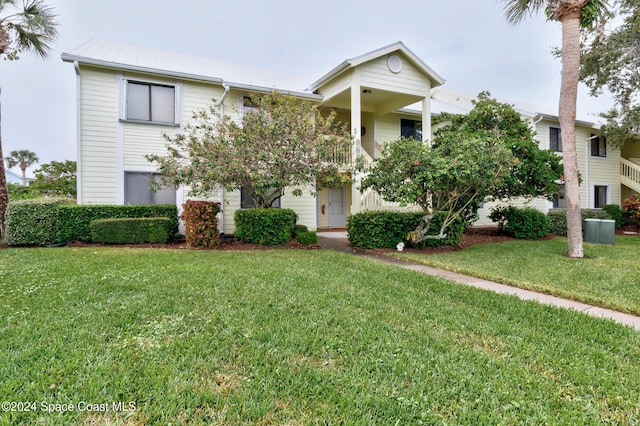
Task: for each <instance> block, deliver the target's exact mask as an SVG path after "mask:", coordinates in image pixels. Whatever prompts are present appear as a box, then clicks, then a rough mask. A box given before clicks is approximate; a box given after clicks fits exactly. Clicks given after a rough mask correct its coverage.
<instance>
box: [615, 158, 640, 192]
mask: <svg viewBox="0 0 640 426" xmlns="http://www.w3.org/2000/svg"><path fill="white" fill-rule="evenodd" d="M620 183H621V184H623V185H624V186H626V187H627V188H629V189H632V190H634V191H636V192H640V159H639V158H632V159H630V160H627V159H625V158H621V159H620Z"/></svg>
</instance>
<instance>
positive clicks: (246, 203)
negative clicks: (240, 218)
mask: <svg viewBox="0 0 640 426" xmlns="http://www.w3.org/2000/svg"><path fill="white" fill-rule="evenodd" d="M281 200H282V197H280V198H278V199H276V200H275V201H274V202H273V204H271V207H275V208H280V207H282V203H281ZM254 207H256V203H255V201H253V198H251V197H250V196H249V195H248V193H247V191H246V190H243V189H241V190H240V208H241V209H252V208H254Z"/></svg>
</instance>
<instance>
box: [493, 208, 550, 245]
mask: <svg viewBox="0 0 640 426" xmlns="http://www.w3.org/2000/svg"><path fill="white" fill-rule="evenodd" d="M489 217H490V218H491V220H493V221H494V222H498V226H499V227H500V229H501V230H503V231H504V232H505V233H507V235H511V236H512V237H515V238H518V239H522V240H536V239H538V238H542V237H544V236H545V235H547V234H548V233H549V229H550V228H551V222H550V220H549V218H548V217H547V216H546V215H545V214H544V213H542V212H541V211H539V210H536V209H534V208H531V207H525V208H517V207H513V206H507V207H498V208H495V209H493V211H492V212H491V215H490V216H489Z"/></svg>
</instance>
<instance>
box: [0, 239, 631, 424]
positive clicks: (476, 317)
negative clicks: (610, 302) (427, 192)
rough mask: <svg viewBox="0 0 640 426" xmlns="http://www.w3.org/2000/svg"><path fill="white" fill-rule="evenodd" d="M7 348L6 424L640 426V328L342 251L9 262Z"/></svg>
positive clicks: (96, 251) (23, 256)
mask: <svg viewBox="0 0 640 426" xmlns="http://www.w3.org/2000/svg"><path fill="white" fill-rule="evenodd" d="M0 342H2V344H1V345H0V395H2V397H3V399H4V400H5V401H16V402H29V401H30V402H35V403H36V404H37V406H36V412H32V413H19V412H15V411H14V412H8V411H4V412H0V424H47V425H50V424H56V425H57V424H60V425H62V424H87V425H97V424H169V423H171V424H234V425H235V424H263V425H268V424H289V425H298V424H359V425H371V424H378V425H386V424H391V425H394V424H402V425H406V424H420V423H424V424H434V423H436V424H443V423H446V424H499V423H501V424H515V423H528V424H554V425H556V424H575V422H576V419H579V421H580V422H581V423H583V424H601V423H603V422H605V423H606V422H609V423H614V424H620V423H626V424H629V423H634V422H636V423H637V422H639V421H640V388H639V387H638V383H640V364H639V363H638V359H640V333H638V332H636V331H634V330H632V329H631V328H627V327H623V326H620V325H617V324H615V323H613V322H610V321H605V320H601V319H596V318H591V317H588V316H586V315H582V314H579V313H575V312H571V311H565V310H561V309H555V308H552V307H548V306H541V305H538V304H536V303H533V302H523V301H520V300H518V299H516V298H515V297H510V296H503V295H497V294H494V293H491V292H486V291H481V290H478V289H474V288H470V287H466V286H461V285H457V284H452V283H450V282H447V281H444V280H440V279H436V278H433V277H428V276H425V275H422V274H419V273H415V272H411V271H405V270H402V269H400V268H396V267H393V266H387V265H383V264H379V263H377V262H374V261H371V260H368V259H362V258H357V257H354V256H351V255H347V254H342V253H336V252H331V251H293V250H290V251H288V250H273V251H242V252H224V251H191V250H154V249H126V248H59V249H5V250H0ZM113 402H116V403H117V402H123V403H125V407H129V406H128V403H129V402H132V403H133V405H134V406H135V411H128V412H123V411H102V410H101V407H102V406H100V405H97V404H105V403H106V404H111V403H113ZM43 403H44V405H43ZM82 403H85V405H83V404H82ZM86 403H88V404H96V405H90V406H89V407H93V408H94V410H93V411H78V410H79V409H86V408H87V405H86ZM48 404H72V405H71V406H72V407H74V411H73V412H68V413H61V412H57V411H54V412H51V413H46V412H43V411H42V409H43V408H47V407H53V409H61V408H62V407H68V406H62V405H60V406H57V408H56V406H55V405H48ZM3 407H4V406H3ZM109 407H112V406H111V405H109ZM116 408H122V407H116Z"/></svg>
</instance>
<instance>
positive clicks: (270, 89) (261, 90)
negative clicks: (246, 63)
mask: <svg viewBox="0 0 640 426" xmlns="http://www.w3.org/2000/svg"><path fill="white" fill-rule="evenodd" d="M224 83H225V85H226V86H228V87H229V88H231V89H236V90H244V91H247V92H259V93H271V92H273V91H274V90H275V91H277V92H278V93H282V94H283V95H290V96H295V97H297V98H304V99H310V100H313V101H318V102H321V101H322V100H323V99H324V97H323V96H322V95H318V94H315V93H307V92H295V91H292V90H283V89H278V88H277V87H264V86H255V85H252V84H244V83H233V82H230V81H225V82H224Z"/></svg>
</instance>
